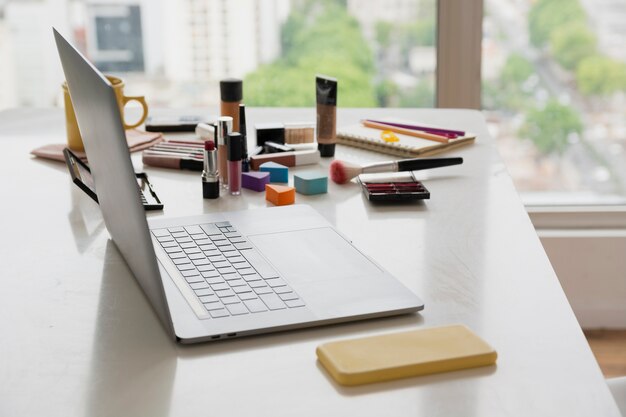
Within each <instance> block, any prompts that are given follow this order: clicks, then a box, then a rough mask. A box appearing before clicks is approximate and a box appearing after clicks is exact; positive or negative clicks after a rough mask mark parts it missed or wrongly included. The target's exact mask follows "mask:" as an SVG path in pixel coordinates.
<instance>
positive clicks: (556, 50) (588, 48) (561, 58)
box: [550, 22, 596, 71]
mask: <svg viewBox="0 0 626 417" xmlns="http://www.w3.org/2000/svg"><path fill="white" fill-rule="evenodd" d="M550 46H551V48H552V54H553V55H554V58H556V60H557V61H558V62H559V63H560V64H561V65H562V66H563V67H564V68H566V69H568V70H570V71H573V70H575V69H576V66H577V65H578V62H580V61H581V60H582V59H584V58H587V57H589V56H591V55H594V54H595V52H596V36H595V35H594V34H593V33H592V32H591V31H590V30H589V29H588V28H587V24H586V23H580V22H576V23H569V24H567V25H564V26H562V27H560V28H557V29H555V30H554V31H553V32H552V34H551V35H550Z"/></svg>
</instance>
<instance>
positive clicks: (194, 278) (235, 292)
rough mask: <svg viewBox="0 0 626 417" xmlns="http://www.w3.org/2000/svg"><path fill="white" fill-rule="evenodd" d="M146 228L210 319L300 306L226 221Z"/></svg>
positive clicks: (267, 266) (289, 290) (290, 289)
mask: <svg viewBox="0 0 626 417" xmlns="http://www.w3.org/2000/svg"><path fill="white" fill-rule="evenodd" d="M151 232H152V234H153V235H154V236H155V237H156V239H157V240H158V241H159V244H160V245H161V247H162V248H163V250H164V251H165V252H166V253H167V255H168V256H169V257H170V259H171V260H172V262H173V263H174V265H176V268H177V269H178V271H179V272H180V273H181V275H182V276H183V277H184V278H185V280H186V281H187V284H188V285H189V287H190V288H191V289H192V290H193V291H194V293H195V294H196V296H198V298H199V299H200V301H201V302H202V304H203V305H204V307H205V308H206V309H207V311H208V313H209V314H210V316H211V317H213V318H220V317H228V316H237V315H242V314H251V313H260V312H263V311H271V310H281V309H287V308H296V307H302V306H304V302H303V301H302V299H301V298H300V297H299V296H298V294H296V293H295V292H294V291H293V289H292V288H291V287H290V286H289V285H288V284H287V283H286V282H285V280H283V279H282V278H281V277H280V275H279V274H278V273H277V272H276V270H275V269H274V268H273V267H272V266H271V265H270V264H269V263H268V262H267V261H266V260H265V259H264V258H263V257H262V256H261V255H260V253H259V252H258V251H257V250H256V249H254V248H253V247H252V245H251V244H250V242H248V240H247V239H246V238H245V237H244V236H243V235H241V234H240V233H239V232H237V230H236V229H235V228H234V227H233V226H232V225H231V224H230V223H229V222H219V223H208V224H201V225H194V226H185V227H170V228H167V229H155V230H151Z"/></svg>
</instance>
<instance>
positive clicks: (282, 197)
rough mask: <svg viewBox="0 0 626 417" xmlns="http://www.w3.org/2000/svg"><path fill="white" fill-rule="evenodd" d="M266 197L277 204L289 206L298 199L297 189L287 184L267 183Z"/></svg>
mask: <svg viewBox="0 0 626 417" xmlns="http://www.w3.org/2000/svg"><path fill="white" fill-rule="evenodd" d="M265 199H266V200H267V201H269V202H270V203H273V204H274V205H276V206H288V205H289V204H293V203H294V202H295V201H296V189H295V188H293V187H289V186H287V185H276V184H265Z"/></svg>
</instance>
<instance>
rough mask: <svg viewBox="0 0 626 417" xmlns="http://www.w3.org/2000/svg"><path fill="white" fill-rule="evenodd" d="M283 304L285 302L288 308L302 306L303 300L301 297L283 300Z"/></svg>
mask: <svg viewBox="0 0 626 417" xmlns="http://www.w3.org/2000/svg"><path fill="white" fill-rule="evenodd" d="M285 304H287V307H289V308H294V307H303V306H304V301H302V300H301V299H297V300H287V301H285Z"/></svg>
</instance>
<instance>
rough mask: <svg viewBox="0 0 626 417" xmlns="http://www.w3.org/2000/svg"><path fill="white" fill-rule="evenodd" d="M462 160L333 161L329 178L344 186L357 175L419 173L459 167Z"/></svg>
mask: <svg viewBox="0 0 626 417" xmlns="http://www.w3.org/2000/svg"><path fill="white" fill-rule="evenodd" d="M462 163H463V158H429V159H423V158H422V159H403V160H400V161H388V162H376V163H374V164H369V165H365V166H361V165H357V164H353V163H350V162H344V161H340V160H337V159H336V160H334V161H333V162H331V164H330V178H331V179H332V180H333V181H334V182H336V183H337V184H345V183H346V182H348V181H350V180H351V179H352V178H354V177H356V176H357V175H359V174H369V173H375V172H398V171H419V170H421V169H430V168H439V167H446V166H449V165H459V164H462Z"/></svg>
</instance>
